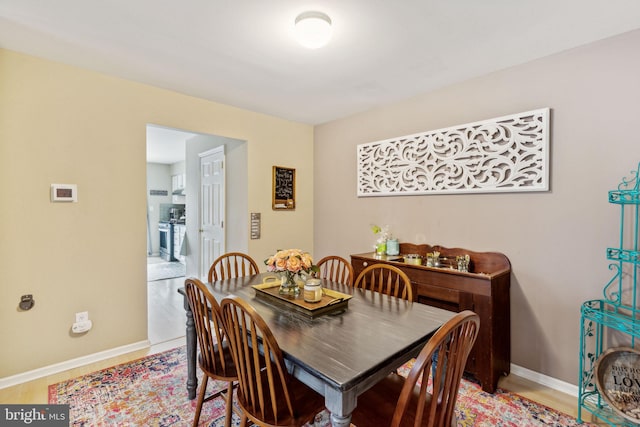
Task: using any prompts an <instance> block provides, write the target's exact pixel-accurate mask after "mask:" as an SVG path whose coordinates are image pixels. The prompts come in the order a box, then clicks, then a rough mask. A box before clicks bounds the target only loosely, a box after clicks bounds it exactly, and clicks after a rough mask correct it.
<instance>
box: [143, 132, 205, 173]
mask: <svg viewBox="0 0 640 427" xmlns="http://www.w3.org/2000/svg"><path fill="white" fill-rule="evenodd" d="M196 135H198V134H196V133H191V132H185V131H182V130H178V129H170V128H165V127H161V126H154V125H147V162H149V163H164V164H168V165H170V164H172V163H175V162H180V161H182V160H184V159H185V149H186V141H187V139H189V138H191V137H194V136H196Z"/></svg>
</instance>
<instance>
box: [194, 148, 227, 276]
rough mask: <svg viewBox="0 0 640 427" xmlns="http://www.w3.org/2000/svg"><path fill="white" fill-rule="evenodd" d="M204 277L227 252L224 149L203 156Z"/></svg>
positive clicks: (201, 257) (202, 254) (202, 246)
mask: <svg viewBox="0 0 640 427" xmlns="http://www.w3.org/2000/svg"><path fill="white" fill-rule="evenodd" d="M199 156H200V277H201V278H203V279H206V278H207V274H208V272H209V267H210V266H211V263H212V262H213V261H214V260H215V259H216V258H217V257H219V256H220V255H221V254H223V253H224V251H225V233H224V219H225V218H224V212H225V196H224V146H223V145H221V146H220V147H216V148H214V149H213V150H209V151H206V152H204V153H200V154H199Z"/></svg>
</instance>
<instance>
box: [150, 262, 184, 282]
mask: <svg viewBox="0 0 640 427" xmlns="http://www.w3.org/2000/svg"><path fill="white" fill-rule="evenodd" d="M184 275H185V265H184V264H183V263H181V262H160V263H157V264H147V282H155V281H156V280H163V279H173V278H174V277H184Z"/></svg>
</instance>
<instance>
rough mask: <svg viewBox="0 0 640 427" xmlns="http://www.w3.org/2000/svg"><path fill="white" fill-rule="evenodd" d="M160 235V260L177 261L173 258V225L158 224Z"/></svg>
mask: <svg viewBox="0 0 640 427" xmlns="http://www.w3.org/2000/svg"><path fill="white" fill-rule="evenodd" d="M158 232H159V233H160V258H162V259H164V260H166V261H175V258H174V257H173V224H172V223H170V222H164V221H161V222H159V223H158Z"/></svg>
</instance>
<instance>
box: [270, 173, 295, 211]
mask: <svg viewBox="0 0 640 427" xmlns="http://www.w3.org/2000/svg"><path fill="white" fill-rule="evenodd" d="M295 207H296V170H295V169H292V168H285V167H282V166H274V167H273V209H274V210H280V209H295Z"/></svg>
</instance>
